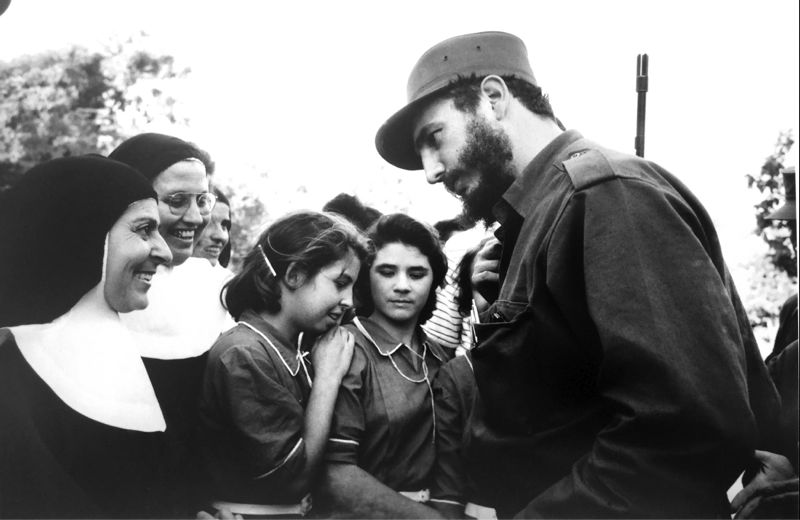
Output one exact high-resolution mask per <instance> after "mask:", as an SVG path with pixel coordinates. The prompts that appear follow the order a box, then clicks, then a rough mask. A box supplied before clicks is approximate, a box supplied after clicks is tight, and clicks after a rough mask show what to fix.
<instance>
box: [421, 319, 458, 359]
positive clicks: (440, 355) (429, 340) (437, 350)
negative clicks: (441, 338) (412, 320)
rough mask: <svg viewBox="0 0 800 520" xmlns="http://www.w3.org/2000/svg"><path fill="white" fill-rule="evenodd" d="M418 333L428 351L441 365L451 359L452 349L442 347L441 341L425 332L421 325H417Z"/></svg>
mask: <svg viewBox="0 0 800 520" xmlns="http://www.w3.org/2000/svg"><path fill="white" fill-rule="evenodd" d="M419 334H420V337H421V338H422V341H424V342H425V344H427V345H428V350H429V351H430V353H431V355H432V356H433V357H434V358H435V359H436V360H437V361H439V363H440V364H441V365H444V364H445V363H447V362H448V361H450V360H451V359H453V357H454V355H453V354H452V351H453V349H451V348H447V347H443V346H442V344H441V343H439V342H438V341H437V340H435V339H434V338H433V336H431V335H430V334H426V333H425V330H424V329H423V328H422V327H419Z"/></svg>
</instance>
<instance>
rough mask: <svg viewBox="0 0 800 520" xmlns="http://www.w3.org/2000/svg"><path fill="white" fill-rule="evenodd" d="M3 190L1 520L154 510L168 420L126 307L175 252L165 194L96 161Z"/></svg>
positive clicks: (139, 299)
mask: <svg viewBox="0 0 800 520" xmlns="http://www.w3.org/2000/svg"><path fill="white" fill-rule="evenodd" d="M2 197H3V198H2V200H0V244H1V246H0V327H3V328H0V417H2V422H1V423H0V424H1V425H0V517H3V518H9V517H11V518H18V517H36V518H47V517H60V518H69V517H82V518H90V517H106V518H112V517H148V516H153V515H155V514H157V512H156V511H155V502H156V501H157V498H156V495H155V492H156V491H157V479H158V475H157V474H156V470H157V458H158V456H159V451H158V450H159V446H160V445H161V439H162V436H163V433H161V432H164V430H165V427H166V423H165V421H164V417H163V414H162V412H161V409H160V407H159V404H158V401H157V399H156V396H155V392H154V390H153V386H152V385H151V382H150V379H149V378H148V375H147V372H146V370H145V367H144V364H143V362H142V359H141V357H140V356H139V353H138V351H137V349H136V346H135V343H134V341H133V339H132V337H131V335H130V334H129V333H128V332H127V328H126V327H124V326H123V325H122V324H121V322H120V318H119V316H120V313H127V312H131V311H136V310H138V309H143V308H144V307H146V306H147V304H148V291H149V289H150V285H151V281H152V278H153V275H154V274H155V272H156V269H157V268H158V266H160V265H162V264H165V263H168V262H170V261H171V259H172V255H171V253H170V250H169V248H168V247H167V245H166V243H165V242H164V240H163V239H162V238H161V235H160V234H159V232H158V224H159V216H158V207H157V203H156V194H155V192H154V191H153V189H152V188H151V186H150V183H149V182H148V181H147V180H146V179H145V178H144V177H142V176H141V175H140V174H139V173H137V172H136V171H135V170H134V169H133V168H130V167H128V166H126V165H124V164H121V163H118V162H115V161H111V160H108V159H106V158H103V157H100V156H95V157H90V156H86V157H73V158H63V159H55V160H52V161H49V162H46V163H43V164H41V165H39V166H36V167H34V168H33V169H31V170H30V171H29V172H28V173H27V174H26V175H24V176H23V177H22V179H21V180H20V181H19V183H18V184H17V185H16V186H15V187H13V188H12V189H10V190H8V191H7V192H5V193H4V194H3V195H2Z"/></svg>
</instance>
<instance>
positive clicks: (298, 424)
mask: <svg viewBox="0 0 800 520" xmlns="http://www.w3.org/2000/svg"><path fill="white" fill-rule="evenodd" d="M307 363H308V362H307V361H305V360H304V355H303V353H302V352H301V351H300V350H299V349H298V348H297V346H295V345H293V344H292V342H290V340H289V339H288V338H284V337H282V336H281V334H280V333H279V332H278V331H277V330H276V329H275V328H274V327H272V326H271V325H270V324H269V323H267V322H266V321H265V320H264V319H263V318H261V317H260V316H259V315H258V314H256V313H254V312H251V311H246V312H244V313H242V315H241V316H240V319H239V323H238V324H237V325H236V326H235V327H234V328H232V329H230V330H229V331H227V332H225V333H224V334H223V335H222V336H221V337H220V338H219V340H217V342H216V343H215V344H214V346H213V347H212V348H211V350H210V352H209V356H208V362H207V365H206V371H205V378H204V382H203V390H202V396H201V402H200V441H201V449H202V454H203V458H204V461H205V463H206V468H207V473H208V476H209V478H210V482H211V498H212V500H213V502H214V504H215V505H216V506H217V507H218V508H219V507H225V508H227V509H229V510H230V511H231V512H233V513H240V514H263V515H272V514H281V512H282V514H304V513H305V512H306V511H307V509H308V505H307V502H306V501H304V500H303V499H304V495H305V493H303V494H300V495H296V494H292V492H290V490H289V489H290V484H291V483H292V481H293V480H294V479H295V478H296V477H297V475H298V474H299V473H300V472H301V471H302V469H303V467H304V465H305V460H306V459H305V457H306V456H305V444H304V441H303V425H304V413H305V408H306V406H307V404H308V399H309V396H310V394H311V378H312V374H311V372H310V367H309V366H307ZM301 502H302V507H300V504H301ZM259 506H270V507H259Z"/></svg>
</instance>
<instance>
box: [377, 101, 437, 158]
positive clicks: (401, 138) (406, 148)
mask: <svg viewBox="0 0 800 520" xmlns="http://www.w3.org/2000/svg"><path fill="white" fill-rule="evenodd" d="M442 89H444V87H441V88H438V89H436V90H434V91H432V92H429V93H427V94H425V95H424V96H422V97H420V98H419V99H415V100H414V101H412V102H411V103H409V104H407V105H406V106H404V107H403V108H401V109H400V110H398V111H397V112H396V113H395V114H394V115H393V116H391V117H390V118H389V119H387V120H386V122H385V123H384V124H383V125H382V126H381V127H380V128H379V129H378V133H377V134H375V148H376V149H377V150H378V153H379V154H380V155H381V157H383V158H384V159H385V160H386V161H387V162H388V163H389V164H392V165H394V166H397V167H398V168H402V169H403V170H421V169H422V160H421V159H420V157H419V155H418V154H417V151H416V150H415V149H414V123H415V120H416V117H417V116H418V115H419V113H420V112H421V111H422V109H423V108H425V105H427V104H428V103H429V102H430V101H431V100H432V99H433V98H434V97H435V96H436V94H438V93H439V92H440V91H441V90H442Z"/></svg>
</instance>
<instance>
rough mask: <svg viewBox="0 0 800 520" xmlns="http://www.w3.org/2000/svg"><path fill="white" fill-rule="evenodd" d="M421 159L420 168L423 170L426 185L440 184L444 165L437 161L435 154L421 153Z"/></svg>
mask: <svg viewBox="0 0 800 520" xmlns="http://www.w3.org/2000/svg"><path fill="white" fill-rule="evenodd" d="M420 158H421V159H422V168H423V169H424V170H425V177H426V178H427V179H428V183H430V184H436V183H438V182H442V180H443V179H444V170H445V169H444V164H442V161H440V160H439V158H438V157H437V155H436V154H434V153H432V152H427V151H423V152H422V154H420Z"/></svg>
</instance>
